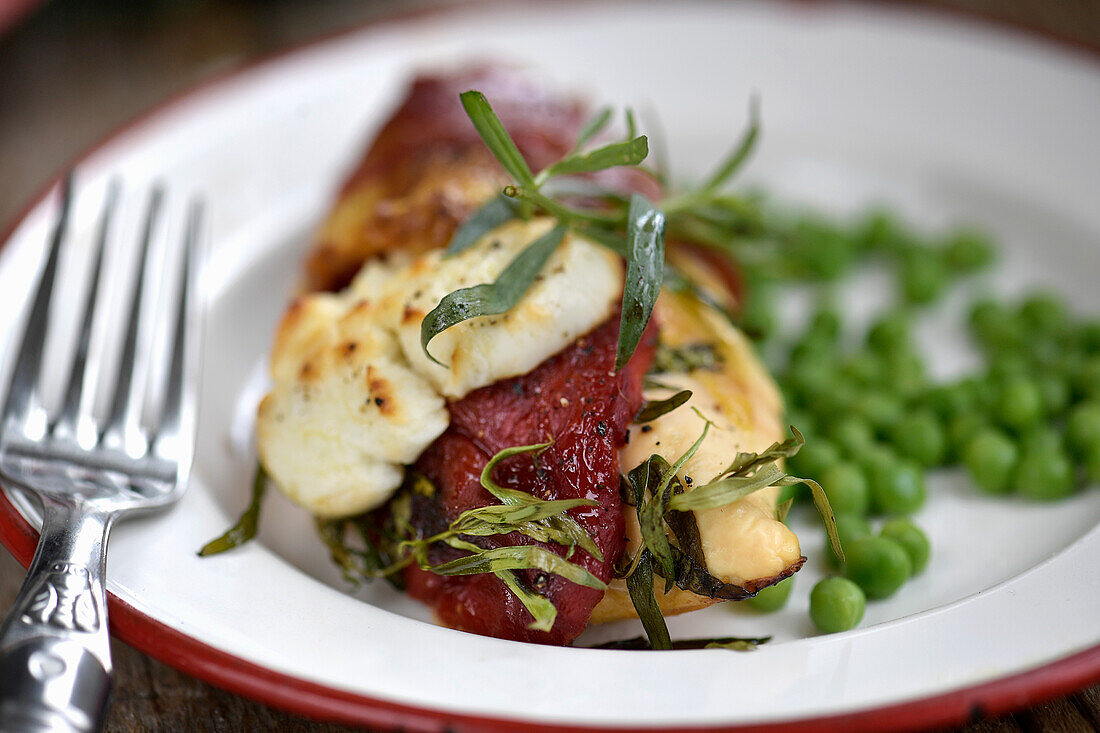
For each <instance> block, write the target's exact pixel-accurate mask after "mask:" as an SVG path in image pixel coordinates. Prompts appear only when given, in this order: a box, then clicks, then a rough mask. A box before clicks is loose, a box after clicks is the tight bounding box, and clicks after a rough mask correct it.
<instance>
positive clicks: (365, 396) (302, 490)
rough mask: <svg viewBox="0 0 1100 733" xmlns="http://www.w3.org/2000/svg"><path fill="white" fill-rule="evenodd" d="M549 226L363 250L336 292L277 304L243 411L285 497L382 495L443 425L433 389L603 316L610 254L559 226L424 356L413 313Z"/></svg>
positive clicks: (542, 346) (457, 383)
mask: <svg viewBox="0 0 1100 733" xmlns="http://www.w3.org/2000/svg"><path fill="white" fill-rule="evenodd" d="M549 228H550V223H549V222H548V221H545V220H534V221H528V222H513V223H510V224H507V225H505V226H503V227H500V228H499V229H497V230H495V231H493V232H491V233H490V234H489V235H487V236H486V237H485V238H484V239H483V240H482V241H481V242H479V243H478V244H477V245H475V246H474V247H471V248H470V249H468V250H466V251H464V252H462V253H461V254H459V255H456V256H454V257H449V258H444V257H443V256H442V253H441V252H440V251H438V250H435V251H432V252H428V253H426V254H423V255H421V256H419V257H417V258H416V259H412V260H409V259H408V258H405V259H401V258H400V257H391V258H390V259H389V260H388V261H382V260H374V261H372V262H370V263H368V264H367V265H366V266H364V267H363V269H362V270H361V271H360V273H359V275H358V276H357V277H356V279H355V280H354V282H352V284H351V285H350V286H349V287H348V289H347V290H345V291H344V292H342V293H339V294H330V293H315V294H310V295H306V296H303V297H301V298H299V299H298V300H297V301H296V302H295V303H294V304H292V305H291V307H290V308H289V310H288V311H287V313H286V314H285V316H284V317H283V321H282V323H281V324H280V326H279V329H278V333H277V334H276V339H275V343H274V346H273V349H272V355H271V376H272V380H273V382H274V386H273V388H272V390H271V392H270V393H269V394H268V395H267V397H266V398H265V399H264V400H263V402H262V403H261V405H260V409H259V413H258V415H257V428H256V433H257V439H258V445H259V453H260V459H261V461H262V463H263V465H264V467H265V468H266V469H267V471H268V473H269V474H270V476H271V477H272V479H273V480H274V482H275V483H276V485H277V486H279V488H280V489H281V490H282V491H283V493H285V494H286V495H287V496H288V497H289V498H290V499H292V500H293V501H295V502H296V503H298V504H300V505H301V506H303V507H304V508H306V509H307V510H308V511H310V512H311V513H313V514H315V515H318V516H323V517H335V516H346V515H351V514H356V513H359V512H363V511H367V510H369V509H372V508H375V507H377V506H380V505H381V504H383V503H384V502H385V501H386V500H387V499H389V497H390V496H391V495H392V494H393V491H394V490H395V489H396V488H397V487H398V486H399V485H400V483H401V480H402V477H403V473H404V469H403V466H404V465H405V464H408V463H412V462H413V461H415V460H416V459H417V457H418V456H419V455H420V454H421V453H422V452H423V451H424V449H425V448H427V447H428V445H429V444H430V443H431V442H432V441H433V440H435V439H436V438H437V437H439V435H440V434H442V433H443V431H444V430H446V428H447V425H448V423H449V419H450V418H449V414H448V412H447V407H446V399H459V398H461V397H463V396H464V395H466V394H468V393H469V392H471V391H473V390H475V389H478V388H480V387H484V386H486V385H488V384H491V383H493V382H495V381H497V380H500V379H504V378H507V377H513V376H517V375H520V374H525V373H527V372H529V371H531V370H532V369H533V368H535V367H536V366H537V365H538V364H540V363H541V362H542V361H544V360H546V359H547V358H549V357H550V356H552V355H553V354H555V353H557V352H558V351H560V350H561V349H563V348H565V347H566V346H567V345H568V344H570V343H572V342H573V341H574V340H575V339H577V338H578V337H579V336H581V335H583V334H585V333H587V332H588V331H590V330H592V329H593V328H595V327H596V326H597V325H599V324H600V323H602V322H603V321H605V320H607V318H608V317H609V316H610V315H611V313H612V312H613V311H614V308H615V306H616V304H617V301H618V299H619V297H620V295H621V293H622V287H623V273H622V265H621V263H620V261H619V259H618V257H616V256H615V255H614V254H613V253H611V252H609V251H607V250H606V249H604V248H602V247H600V246H598V245H596V244H593V243H591V242H589V241H587V240H584V239H581V238H578V237H574V236H571V235H567V236H566V238H565V240H564V241H563V242H562V244H561V245H560V246H559V247H558V249H557V251H556V252H555V253H554V255H553V256H552V257H551V258H550V260H549V262H548V263H547V264H546V266H545V267H544V268H543V271H542V273H541V274H540V275H539V277H538V279H537V280H536V282H535V283H534V284H533V285H532V286H531V288H530V289H529V290H528V292H527V293H526V294H525V295H524V297H523V298H522V299H521V300H520V301H519V302H518V303H517V304H516V305H515V307H513V308H512V309H511V310H510V311H509V312H508V313H506V314H503V315H500V316H482V317H479V318H473V319H470V320H469V321H466V322H464V323H461V324H459V325H457V326H454V327H452V328H451V329H448V330H447V331H445V332H443V333H442V334H439V335H438V336H437V337H436V338H435V339H433V341H432V342H431V344H430V347H429V348H430V349H431V352H432V354H433V355H434V356H435V357H436V358H437V359H439V360H440V361H441V362H443V364H444V365H446V366H440V365H438V364H435V363H433V362H432V361H430V360H429V359H428V358H427V356H426V355H425V354H424V353H423V350H422V349H421V346H420V323H421V321H422V320H423V318H424V315H425V314H426V313H427V312H428V311H429V310H430V309H431V308H433V307H435V305H436V304H438V303H439V301H440V299H441V298H442V297H443V296H444V295H446V294H447V293H449V292H452V291H454V290H457V289H459V288H464V287H470V286H473V285H477V284H480V283H485V282H492V281H493V280H494V279H495V278H496V277H497V276H498V275H499V274H500V272H501V271H502V270H503V269H504V268H505V267H506V266H507V265H508V263H510V262H511V261H512V260H513V259H514V258H515V257H516V255H518V254H519V253H520V252H521V251H522V250H523V248H524V247H526V246H527V245H528V244H529V243H530V242H531V241H533V240H534V239H535V238H537V237H538V236H540V235H542V234H544V233H545V232H546V231H548V230H549Z"/></svg>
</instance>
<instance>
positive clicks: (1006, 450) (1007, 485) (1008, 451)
mask: <svg viewBox="0 0 1100 733" xmlns="http://www.w3.org/2000/svg"><path fill="white" fill-rule="evenodd" d="M1017 453H1018V451H1017V449H1016V444H1015V443H1014V442H1012V439H1011V438H1009V437H1008V436H1007V435H1005V434H1004V433H1002V432H1001V431H1000V430H997V429H996V428H988V427H987V428H982V429H980V430H979V431H978V432H977V433H976V434H975V435H974V437H973V438H972V439H971V440H970V442H968V443H967V444H966V447H965V448H964V449H963V456H962V457H963V462H964V463H965V464H966V470H967V471H968V472H969V474H970V478H971V479H973V481H974V483H975V484H977V485H978V488H980V489H982V490H984V491H987V492H989V493H991V494H1003V493H1005V492H1007V491H1008V490H1009V489H1011V488H1012V485H1011V480H1012V475H1013V469H1014V468H1015V467H1016V459H1017Z"/></svg>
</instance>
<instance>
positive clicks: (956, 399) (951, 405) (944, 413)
mask: <svg viewBox="0 0 1100 733" xmlns="http://www.w3.org/2000/svg"><path fill="white" fill-rule="evenodd" d="M920 401H921V404H923V405H926V406H927V407H929V408H931V409H932V410H933V411H934V412H935V413H936V415H938V416H939V418H940V419H941V420H943V421H944V422H946V423H949V422H951V421H952V420H954V419H955V417H957V416H958V415H961V414H962V413H964V412H969V411H970V410H971V409H973V407H974V395H973V392H972V391H971V390H970V389H968V388H967V386H965V385H949V384H941V385H937V386H935V387H932V388H931V389H929V390H927V391H926V392H925V393H924V395H923V396H922V397H921V400H920Z"/></svg>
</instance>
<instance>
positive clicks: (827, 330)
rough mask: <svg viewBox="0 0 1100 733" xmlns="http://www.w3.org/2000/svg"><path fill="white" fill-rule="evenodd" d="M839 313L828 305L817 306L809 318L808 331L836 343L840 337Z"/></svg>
mask: <svg viewBox="0 0 1100 733" xmlns="http://www.w3.org/2000/svg"><path fill="white" fill-rule="evenodd" d="M840 329H841V319H840V313H839V312H838V311H837V310H836V309H835V308H832V307H830V306H824V307H822V308H819V309H818V311H817V312H816V313H814V316H813V318H812V319H810V326H809V332H810V333H813V334H814V335H815V336H817V337H818V338H821V339H826V340H829V341H832V342H833V343H836V341H837V339H839V338H840Z"/></svg>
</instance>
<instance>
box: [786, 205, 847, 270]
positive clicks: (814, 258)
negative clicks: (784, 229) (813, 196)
mask: <svg viewBox="0 0 1100 733" xmlns="http://www.w3.org/2000/svg"><path fill="white" fill-rule="evenodd" d="M789 243H790V246H791V249H792V250H793V255H794V257H792V262H793V263H795V264H796V265H797V266H798V267H800V268H802V270H803V274H804V275H805V276H808V277H810V278H816V279H820V280H835V279H837V278H838V277H840V276H841V275H842V274H844V273H845V272H847V271H848V269H849V268H850V267H851V264H852V261H853V259H854V255H855V245H854V242H853V241H852V239H851V238H849V237H848V236H847V235H846V234H845V233H844V232H841V231H840V230H839V229H837V228H836V227H835V226H833V225H831V224H830V223H828V222H826V221H823V220H821V219H818V218H816V217H812V216H807V217H803V218H802V219H800V220H799V221H798V222H797V224H796V225H795V228H794V231H793V232H792V233H791V236H790V240H789Z"/></svg>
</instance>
